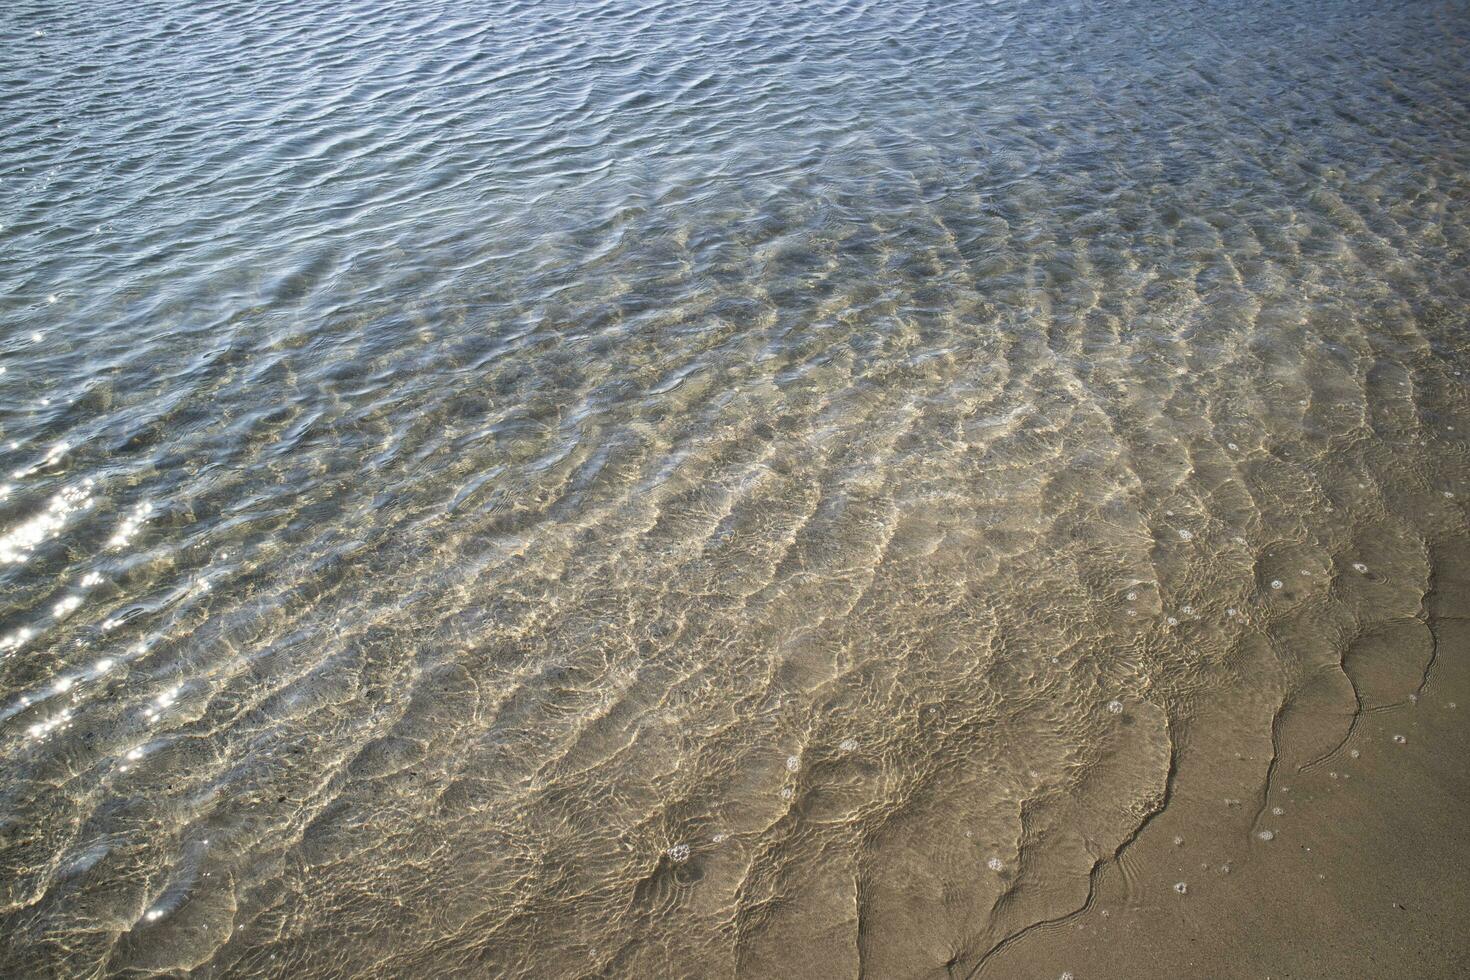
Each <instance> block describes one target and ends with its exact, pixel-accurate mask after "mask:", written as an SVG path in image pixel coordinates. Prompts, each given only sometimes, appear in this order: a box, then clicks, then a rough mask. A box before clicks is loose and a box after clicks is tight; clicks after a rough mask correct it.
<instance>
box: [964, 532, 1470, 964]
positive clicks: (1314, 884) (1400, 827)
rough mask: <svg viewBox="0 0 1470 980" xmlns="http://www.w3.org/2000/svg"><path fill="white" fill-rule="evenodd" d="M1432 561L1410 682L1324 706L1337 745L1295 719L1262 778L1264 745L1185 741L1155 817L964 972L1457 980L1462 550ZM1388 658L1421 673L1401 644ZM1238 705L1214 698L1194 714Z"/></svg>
mask: <svg viewBox="0 0 1470 980" xmlns="http://www.w3.org/2000/svg"><path fill="white" fill-rule="evenodd" d="M1442 560H1443V565H1442V566H1441V572H1440V574H1439V575H1438V576H1437V577H1436V581H1435V586H1434V587H1435V591H1434V593H1433V594H1432V595H1431V596H1429V597H1428V598H1427V599H1426V603H1425V617H1424V620H1425V622H1426V623H1427V625H1428V628H1429V629H1430V630H1431V631H1432V633H1433V635H1434V639H1435V645H1434V650H1433V654H1434V657H1433V664H1432V666H1431V665H1429V664H1428V663H1425V667H1426V668H1427V669H1426V675H1425V678H1424V681H1423V683H1422V685H1420V684H1413V683H1412V682H1413V680H1414V678H1413V674H1412V670H1409V671H1406V672H1404V674H1402V675H1401V680H1402V683H1401V685H1400V686H1399V688H1398V689H1397V690H1379V691H1378V692H1376V693H1377V694H1379V695H1381V698H1380V699H1379V700H1377V701H1376V702H1374V703H1372V704H1371V705H1370V706H1368V707H1366V708H1364V709H1361V710H1359V709H1357V708H1356V707H1355V706H1354V705H1353V704H1351V703H1344V702H1339V703H1338V704H1336V705H1334V704H1332V703H1331V702H1330V701H1327V700H1325V699H1324V703H1322V704H1321V705H1319V708H1320V710H1321V713H1322V714H1323V715H1336V716H1337V719H1336V720H1337V721H1339V722H1340V721H1341V720H1342V719H1343V718H1344V717H1346V718H1347V720H1348V721H1349V724H1350V725H1351V734H1350V735H1349V736H1348V737H1346V738H1345V739H1344V735H1345V734H1346V733H1345V731H1344V729H1343V727H1342V725H1341V724H1340V723H1339V724H1334V723H1331V722H1323V723H1320V724H1313V723H1304V724H1303V725H1301V726H1300V727H1299V728H1298V730H1294V731H1292V732H1290V733H1289V734H1288V735H1287V736H1286V741H1285V742H1284V743H1282V744H1281V746H1280V748H1281V752H1280V756H1281V759H1282V760H1285V761H1284V762H1278V763H1277V764H1276V765H1275V766H1274V767H1273V766H1272V765H1271V763H1272V761H1273V759H1274V758H1275V753H1274V752H1273V750H1272V746H1271V745H1270V744H1269V743H1267V742H1266V741H1265V740H1264V739H1257V740H1256V743H1257V746H1256V751H1254V752H1248V753H1242V755H1241V757H1238V758H1237V757H1236V756H1235V754H1234V753H1233V752H1222V751H1221V748H1222V746H1220V745H1219V744H1213V745H1211V744H1206V745H1197V744H1188V743H1187V744H1185V745H1184V746H1183V748H1182V749H1181V752H1180V762H1179V771H1180V773H1181V776H1180V777H1179V778H1178V779H1177V780H1176V782H1175V785H1174V787H1173V791H1172V793H1171V796H1170V801H1169V805H1168V807H1167V808H1165V809H1164V810H1163V811H1162V812H1160V813H1159V814H1158V815H1157V816H1156V817H1155V818H1154V819H1152V820H1150V821H1149V823H1148V824H1147V826H1146V827H1144V829H1143V830H1142V831H1141V832H1140V833H1139V835H1138V838H1137V839H1136V840H1135V841H1133V842H1132V843H1130V844H1129V845H1128V847H1127V848H1126V849H1125V850H1124V851H1123V852H1122V854H1121V855H1119V856H1118V859H1117V860H1116V861H1110V862H1108V863H1107V864H1106V865H1104V866H1102V867H1100V868H1099V870H1098V872H1097V874H1096V875H1095V877H1094V888H1093V890H1092V893H1091V894H1090V895H1089V896H1088V899H1087V901H1086V902H1085V904H1083V905H1081V906H1079V909H1078V910H1077V912H1076V913H1075V914H1070V915H1067V916H1065V917H1062V918H1060V919H1058V920H1056V921H1053V922H1049V923H1045V924H1038V925H1037V926H1035V927H1034V928H1032V929H1029V930H1027V931H1025V932H1024V933H1023V934H1020V935H1018V936H1016V937H1014V938H1013V939H1011V940H1009V941H1007V942H1006V943H1005V944H1004V945H1003V947H1002V948H1000V949H998V950H996V951H995V952H994V953H993V954H992V955H991V956H990V957H989V958H988V959H987V960H986V961H985V962H984V965H983V966H982V967H981V968H980V969H979V970H978V972H977V973H975V974H973V975H976V976H980V977H1016V978H1024V980H1030V978H1038V980H1054V978H1057V977H1064V976H1070V977H1072V978H1075V980H1091V978H1129V977H1161V978H1162V977H1230V978H1235V977H1240V978H1246V977H1254V978H1267V980H1291V978H1297V980H1304V978H1314V980H1315V978H1346V977H1364V978H1367V977H1374V978H1405V980H1407V978H1426V980H1427V978H1444V980H1449V978H1455V977H1465V976H1470V930H1467V928H1466V923H1467V921H1470V919H1467V916H1470V875H1467V873H1466V871H1467V861H1470V820H1467V817H1470V765H1467V764H1466V760H1467V759H1470V714H1467V712H1466V706H1467V705H1470V547H1467V542H1466V541H1464V540H1460V541H1455V542H1451V543H1450V545H1449V547H1447V549H1446V550H1445V551H1444V552H1442ZM1392 653H1393V654H1394V655H1395V656H1396V657H1398V658H1401V659H1402V661H1405V662H1410V663H1412V662H1413V661H1414V660H1415V659H1416V658H1417V659H1419V660H1420V661H1421V662H1422V650H1418V651H1416V650H1415V649H1413V645H1412V644H1406V645H1405V646H1403V647H1399V648H1397V649H1395V650H1393V651H1392ZM1241 707H1242V706H1241V705H1240V704H1239V703H1238V702H1233V701H1232V699H1231V698H1229V697H1228V696H1224V697H1222V698H1221V699H1220V703H1219V704H1218V705H1217V706H1213V707H1212V708H1206V709H1204V711H1205V712H1208V711H1211V710H1214V711H1223V712H1228V713H1232V714H1234V713H1235V712H1237V711H1239V710H1240V708H1241ZM1203 714H1204V712H1202V715H1203ZM1339 742H1340V744H1338V743H1339ZM1323 746H1328V747H1330V751H1328V752H1327V754H1325V755H1321V756H1320V758H1317V757H1318V752H1319V749H1320V748H1321V747H1323ZM1304 755H1306V756H1310V757H1312V758H1316V759H1317V761H1313V762H1310V763H1308V764H1306V765H1304V766H1303V765H1302V764H1301V763H1299V762H1297V761H1296V760H1300V759H1301V758H1302V757H1303V756H1304ZM1268 771H1269V772H1270V781H1269V785H1268V784H1267V783H1266V781H1265V775H1266V773H1267V772H1268ZM1231 793H1234V794H1235V796H1233V797H1232V796H1230V795H1229V794H1231ZM1221 794H1225V795H1224V796H1223V797H1222V795H1221ZM1227 799H1229V800H1230V802H1226V800H1227ZM1236 799H1238V800H1239V804H1238V805H1237V804H1236V803H1235V802H1234V801H1235V800H1236ZM1278 810H1279V811H1281V812H1280V813H1278V812H1277V811H1278ZM1252 818H1254V819H1252ZM1262 831H1269V832H1271V834H1272V839H1271V840H1269V841H1266V840H1262V839H1260V836H1259V835H1260V833H1261V832H1262ZM1171 882H1172V885H1171ZM1181 884H1182V885H1183V886H1184V888H1183V891H1182V892H1181V891H1179V890H1178V888H1177V886H1179V885H1181Z"/></svg>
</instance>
